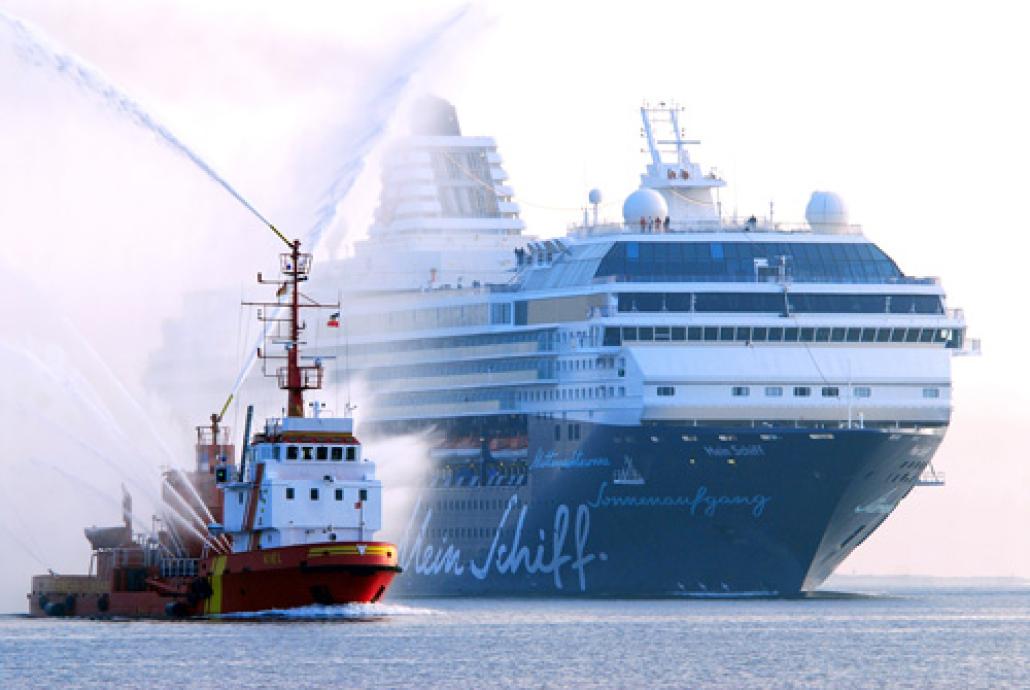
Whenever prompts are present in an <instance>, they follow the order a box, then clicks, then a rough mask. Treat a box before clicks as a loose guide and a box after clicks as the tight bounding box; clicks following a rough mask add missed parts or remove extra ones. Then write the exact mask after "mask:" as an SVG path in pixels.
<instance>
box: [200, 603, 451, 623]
mask: <svg viewBox="0 0 1030 690" xmlns="http://www.w3.org/2000/svg"><path fill="white" fill-rule="evenodd" d="M437 613H439V611H435V610H433V609H425V608H417V607H414V606H403V605H401V604H337V605H331V606H325V605H321V604H312V605H311V606H298V607H297V608H293V609H268V610H265V611H243V612H240V613H223V614H220V615H218V616H213V617H214V618H218V619H228V620H370V619H378V618H389V617H392V616H430V615H434V614H437Z"/></svg>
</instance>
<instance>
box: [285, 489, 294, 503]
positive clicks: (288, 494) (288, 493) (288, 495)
mask: <svg viewBox="0 0 1030 690" xmlns="http://www.w3.org/2000/svg"><path fill="white" fill-rule="evenodd" d="M286 500H287V501H292V500H293V487H292V486H288V487H286Z"/></svg>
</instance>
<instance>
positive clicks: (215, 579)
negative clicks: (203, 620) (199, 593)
mask: <svg viewBox="0 0 1030 690" xmlns="http://www.w3.org/2000/svg"><path fill="white" fill-rule="evenodd" d="M225 561H226V556H215V564H214V568H213V569H212V570H211V596H210V597H208V598H207V601H205V602H204V613H209V614H210V613H221V612H222V574H223V573H224V572H225Z"/></svg>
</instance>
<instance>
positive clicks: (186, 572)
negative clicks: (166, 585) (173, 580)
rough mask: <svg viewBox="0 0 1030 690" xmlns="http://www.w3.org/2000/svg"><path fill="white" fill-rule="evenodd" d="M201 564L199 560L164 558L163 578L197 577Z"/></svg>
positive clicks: (162, 563)
mask: <svg viewBox="0 0 1030 690" xmlns="http://www.w3.org/2000/svg"><path fill="white" fill-rule="evenodd" d="M199 563H200V561H199V559H197V558H164V559H162V560H161V577H196V575H197V569H198V566H199Z"/></svg>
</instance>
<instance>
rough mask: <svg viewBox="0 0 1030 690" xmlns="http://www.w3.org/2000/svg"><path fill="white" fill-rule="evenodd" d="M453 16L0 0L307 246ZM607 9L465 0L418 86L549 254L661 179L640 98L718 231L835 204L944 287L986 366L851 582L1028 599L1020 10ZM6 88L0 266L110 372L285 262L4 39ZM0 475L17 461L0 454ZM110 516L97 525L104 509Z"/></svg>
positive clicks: (1025, 154) (352, 208) (1027, 113)
mask: <svg viewBox="0 0 1030 690" xmlns="http://www.w3.org/2000/svg"><path fill="white" fill-rule="evenodd" d="M457 6H458V5H456V4H455V3H439V4H432V3H426V2H407V3H386V2H383V3H375V4H374V7H373V4H372V3H354V2H346V3H341V2H324V3H314V2H308V3H288V4H287V3H282V2H253V1H248V2H219V3H210V2H177V3H170V2H128V1H127V0H126V1H123V2H99V1H98V2H81V1H79V2H39V1H35V0H34V1H31V2H29V1H25V0H0V9H3V10H4V11H6V12H8V13H10V14H13V15H15V16H18V17H21V18H23V19H25V20H28V21H29V22H31V23H32V24H33V25H35V26H36V27H38V28H39V29H40V30H42V31H43V32H45V33H46V34H48V35H49V36H50V37H51V38H52V39H53V40H54V41H56V42H58V43H60V44H62V45H63V46H65V47H67V48H68V49H70V50H72V51H73V52H75V53H77V54H78V55H80V56H82V57H84V58H85V59H86V60H88V61H89V62H91V63H93V64H94V65H96V66H98V67H99V68H100V69H102V70H103V71H104V72H105V73H107V74H108V75H109V76H110V77H111V78H112V79H113V80H114V81H115V82H117V83H118V84H119V85H121V86H122V87H123V88H124V89H125V90H126V91H127V92H128V93H129V94H131V95H132V96H133V97H134V98H136V99H138V100H139V101H140V102H141V103H143V104H144V105H146V106H147V107H148V108H150V109H151V111H152V112H153V114H155V115H157V116H158V117H159V118H160V119H161V120H162V121H164V122H165V123H166V124H167V125H169V126H170V128H171V129H172V130H173V131H175V132H176V133H177V134H178V135H179V136H180V137H181V138H182V139H183V140H184V141H186V142H188V143H189V144H190V145H191V146H193V147H194V148H195V149H196V150H197V151H198V152H200V153H201V155H203V156H204V157H205V158H206V159H207V160H208V161H209V162H211V163H212V165H213V166H214V167H215V168H216V169H218V170H219V171H221V172H222V173H223V174H224V175H225V176H226V177H227V178H228V179H229V180H230V181H232V182H233V183H234V184H235V185H236V186H237V187H238V188H239V189H240V190H241V191H242V192H243V193H244V195H246V196H248V197H249V198H250V199H251V201H252V202H254V203H255V205H256V206H258V207H259V208H260V209H261V210H262V212H264V213H265V214H266V215H269V216H270V217H272V218H273V219H274V220H276V221H277V222H278V223H279V224H280V225H285V226H287V227H289V226H290V225H293V226H294V227H296V228H300V229H302V228H303V227H306V226H307V224H308V223H309V222H310V220H311V217H312V214H313V212H314V205H315V202H316V201H317V198H318V196H319V194H320V193H321V191H322V189H323V188H324V185H326V184H327V183H328V179H329V178H330V177H331V174H330V173H331V171H332V170H333V168H334V166H335V165H336V161H337V160H338V158H339V151H338V149H337V148H334V145H338V144H339V141H340V140H339V138H338V137H337V136H336V135H337V131H338V130H339V129H340V128H341V127H343V126H344V125H346V124H347V123H353V122H355V121H360V120H361V117H362V113H361V112H354V109H355V105H354V104H356V103H360V102H361V100H362V96H363V95H367V93H368V92H369V90H370V89H373V88H374V85H375V83H376V79H378V78H381V76H382V75H383V74H384V73H387V72H389V65H391V64H394V63H395V61H396V60H397V59H398V56H399V55H401V56H403V52H404V50H405V48H404V46H407V45H410V42H411V41H412V40H415V39H417V37H418V36H419V35H420V34H422V33H424V32H426V31H427V30H428V27H431V26H434V25H435V24H436V23H437V22H438V21H439V20H440V19H441V18H442V17H444V16H445V15H447V14H449V13H450V12H451V11H453V10H454V8H455V7H457ZM618 8H619V9H618V10H607V9H604V7H603V6H602V5H601V4H599V3H554V2H551V3H532V2H520V3H487V4H485V5H477V6H475V7H474V8H473V11H472V12H471V13H470V16H469V17H468V18H467V19H466V22H465V24H464V25H463V26H462V28H461V30H460V31H459V32H458V33H457V34H456V35H455V36H454V37H453V38H452V39H451V40H450V41H448V44H447V46H446V50H444V51H439V52H438V53H437V54H436V55H435V58H434V59H433V60H431V61H428V62H427V66H426V70H425V71H424V72H423V74H422V77H421V80H420V82H419V88H425V89H428V90H434V91H436V92H437V93H439V94H440V95H442V96H444V97H446V98H448V99H449V100H451V101H452V102H453V103H454V104H455V105H456V106H457V108H458V114H459V118H460V120H461V125H462V128H463V130H464V132H465V133H466V134H485V135H491V136H494V137H495V138H496V139H497V141H498V144H499V147H500V151H501V154H502V156H503V157H504V159H505V166H506V168H507V171H508V173H509V174H510V176H511V184H512V186H513V187H514V189H515V191H516V200H517V201H519V202H520V203H521V204H522V208H523V217H524V219H525V220H526V221H527V223H528V226H529V231H530V232H531V233H533V234H536V235H543V236H547V235H555V234H559V233H561V232H562V231H563V230H564V228H565V227H566V225H567V224H568V223H569V222H572V221H575V220H577V219H578V218H579V217H580V216H581V212H579V211H577V210H576V209H577V208H579V207H580V206H581V205H582V204H583V203H584V200H585V197H586V193H587V191H588V190H589V189H590V188H591V187H598V188H600V189H601V190H602V191H603V193H604V195H605V199H606V202H610V204H611V205H610V206H606V209H605V210H606V211H607V212H608V213H609V215H610V216H617V215H618V213H619V208H620V206H621V201H622V199H623V198H624V196H625V195H626V194H627V193H629V192H630V191H632V190H633V189H634V188H635V187H636V185H637V183H638V179H639V178H638V176H639V174H640V172H641V170H642V166H643V163H644V161H643V156H642V155H641V153H640V147H641V145H642V142H641V140H640V138H639V120H638V117H639V116H638V111H637V108H638V106H639V105H640V102H641V99H643V98H649V99H652V100H660V99H675V100H677V101H678V102H680V103H681V104H682V105H684V106H685V107H686V113H685V119H684V123H685V126H686V127H687V129H688V135H690V136H692V137H696V138H699V139H701V140H702V142H703V145H702V146H701V147H700V148H698V149H697V150H696V151H695V154H694V155H695V159H696V160H698V161H699V162H700V163H701V164H702V165H703V166H705V167H709V166H711V167H716V168H717V169H718V170H719V171H720V172H721V173H722V175H723V176H724V177H725V178H726V179H727V180H728V181H729V183H730V186H729V187H728V188H727V189H726V190H724V192H723V195H722V200H723V206H724V209H725V210H727V211H730V210H732V209H733V208H734V207H737V208H739V210H740V212H741V213H742V214H750V213H756V214H758V215H764V214H765V213H767V211H768V205H769V202H770V201H773V202H775V208H776V216H777V218H778V219H781V220H794V219H796V220H800V219H801V218H802V215H803V209H804V205H805V203H806V202H807V200H808V195H809V194H810V192H811V191H812V190H814V189H829V190H833V191H836V192H838V193H840V194H841V195H843V197H844V198H845V200H846V201H847V203H848V205H849V208H850V211H851V218H852V220H853V221H854V222H858V223H861V224H862V225H863V226H864V228H865V231H866V233H867V234H868V236H869V237H870V238H871V239H873V240H874V241H876V242H877V243H878V244H879V245H880V246H881V247H882V248H883V249H885V250H886V251H887V252H888V253H889V254H891V255H892V256H893V257H894V258H895V259H896V260H897V261H898V262H899V264H900V265H901V267H902V269H903V270H905V271H906V272H907V273H909V274H914V275H939V276H941V277H942V278H943V281H944V286H945V288H946V289H947V291H948V302H949V306H952V307H962V308H964V309H965V310H966V314H967V318H968V320H969V324H970V334H971V335H972V336H974V337H977V336H978V337H982V338H983V343H984V345H983V347H984V353H985V354H984V356H983V357H982V358H979V359H958V360H955V362H954V379H955V394H954V400H955V413H954V420H953V426H952V429H951V430H950V431H949V433H948V437H947V439H946V440H945V442H944V445H943V446H942V448H941V450H940V452H939V453H938V455H937V457H936V458H935V465H936V466H937V467H938V468H940V469H942V470H944V471H945V472H946V473H947V478H948V485H947V486H946V487H945V488H937V489H932V488H918V489H916V490H914V491H913V493H912V494H911V495H910V496H909V497H908V498H907V499H906V500H905V501H904V502H903V504H902V505H901V507H900V508H899V509H898V510H897V511H896V512H895V514H894V515H893V516H892V517H891V518H890V519H889V520H888V522H887V523H886V524H885V525H884V526H883V527H882V528H881V529H880V530H879V531H878V532H877V533H875V535H874V536H873V537H871V538H870V539H869V540H868V541H867V542H866V543H865V544H864V545H863V546H862V547H861V548H860V549H859V550H858V552H857V553H856V554H855V555H853V556H852V557H851V558H850V559H849V560H848V561H847V562H846V563H845V564H844V566H843V567H842V569H841V572H853V571H857V572H863V573H898V574H903V573H923V574H927V573H928V574H939V575H1021V576H1025V577H1030V536H1028V532H1027V526H1028V525H1030V470H1028V469H1027V463H1026V456H1027V452H1026V450H1025V446H1024V442H1023V441H1022V440H1020V439H1021V433H1020V432H1021V431H1022V430H1023V429H1026V428H1028V427H1030V406H1028V402H1030V395H1028V392H1027V389H1028V386H1030V376H1028V375H1027V374H1028V365H1027V361H1028V357H1027V355H1026V353H1025V347H1026V342H1027V339H1028V336H1030V327H1028V319H1027V317H1026V309H1025V307H1024V303H1025V301H1026V297H1025V296H1024V293H1025V292H1026V289H1025V287H1024V286H1023V284H1022V283H1023V281H1020V280H1019V278H1021V277H1023V276H1024V275H1025V274H1026V273H1027V270H1026V268H1025V267H1024V264H1025V263H1026V256H1028V252H1027V247H1028V243H1027V242H1026V240H1025V238H1024V236H1025V235H1026V233H1027V232H1030V227H1028V224H1027V222H1026V219H1025V217H1026V209H1025V208H1024V204H1023V203H1022V202H1023V200H1024V198H1025V194H1026V189H1028V188H1030V179H1028V178H1030V175H1028V173H1027V163H1026V161H1027V160H1030V137H1028V135H1027V130H1026V127H1027V124H1026V123H1028V122H1030V107H1028V96H1027V91H1026V83H1025V75H1024V73H1023V71H1024V69H1025V65H1027V64H1030V54H1028V53H1030V49H1028V48H1027V42H1026V40H1025V35H1024V28H1025V26H1026V19H1027V17H1026V16H1025V15H1024V13H1023V10H1022V8H1021V7H1020V6H1019V5H1018V4H1017V3H1003V2H997V3H995V2H978V3H975V4H974V3H951V2H932V3H931V2H927V3H901V2H889V3H886V2H885V3H878V2H855V3H828V2H812V3H782V2H781V3H768V2H753V3H747V2H719V3H712V2H684V1H677V2H664V3H663V2H634V3H624V4H621V5H618ZM0 34H3V32H2V31H0ZM0 88H3V90H4V97H3V98H2V99H0V232H2V233H3V237H4V240H5V247H6V248H5V251H4V252H3V254H2V255H0V267H2V268H3V270H4V271H5V272H12V271H13V272H15V273H14V275H16V276H18V280H19V281H21V280H25V281H29V282H28V283H27V285H28V287H25V288H24V290H23V291H22V292H20V293H18V294H21V295H22V297H23V298H24V297H25V296H26V295H28V296H30V297H31V299H29V300H28V301H34V300H36V299H38V301H39V302H40V303H41V304H43V303H46V304H47V305H49V307H48V309H51V310H53V311H55V312H57V313H60V314H62V315H64V316H67V317H68V318H70V319H71V320H72V321H74V323H75V325H76V327H77V328H79V329H80V330H81V331H82V332H83V333H84V336H83V337H84V338H85V339H86V340H87V341H88V342H89V343H91V344H92V346H93V347H95V348H96V349H97V351H98V352H99V353H100V354H101V355H102V356H103V357H104V358H105V359H106V360H107V361H108V362H109V364H110V365H111V367H112V368H113V369H114V370H115V371H116V372H117V373H118V375H119V376H122V377H125V378H127V379H132V378H133V377H134V376H135V377H138V373H139V370H140V367H141V366H142V363H143V362H144V361H145V358H146V354H147V352H149V349H150V348H152V347H154V346H156V344H157V343H159V342H160V341H161V337H162V334H161V330H160V324H161V321H162V320H163V318H164V317H165V316H167V315H168V314H174V313H176V311H177V310H181V308H182V304H181V295H182V294H183V293H184V292H186V291H187V290H188V289H190V288H191V287H195V286H197V285H205V284H214V283H216V282H219V281H217V280H214V279H213V275H215V274H216V275H215V277H217V278H220V279H222V281H221V282H223V283H226V284H229V285H236V284H239V285H243V284H244V283H245V282H247V281H249V280H251V276H252V274H253V272H254V270H255V266H253V265H252V264H251V263H249V262H247V261H242V260H240V253H241V252H242V253H244V254H246V253H247V252H250V254H249V255H251V256H263V255H264V253H267V252H269V251H278V247H276V246H275V245H274V243H273V242H272V241H270V240H268V238H267V237H265V236H264V235H263V233H264V232H265V231H263V230H262V229H261V228H260V227H259V226H257V225H255V223H254V222H253V220H252V219H251V217H250V216H249V215H247V213H246V212H245V211H243V210H242V209H241V208H240V207H239V206H238V205H237V204H236V203H235V202H234V201H233V200H232V199H231V198H230V197H228V195H226V194H225V193H224V192H223V191H222V190H220V189H218V188H216V187H215V186H214V185H212V184H211V183H210V182H208V181H207V180H206V179H205V178H203V177H202V176H201V174H200V173H198V172H196V171H195V170H193V169H192V168H191V167H190V166H189V164H188V163H186V162H184V161H183V160H182V159H181V158H180V157H178V156H176V155H175V154H173V153H172V152H171V151H169V150H168V149H167V147H164V146H162V145H160V144H159V143H158V142H156V140H155V139H154V137H152V136H150V135H147V134H145V133H143V132H142V131H141V130H139V129H138V128H135V127H132V126H131V125H128V124H126V123H125V122H124V121H123V120H119V118H117V117H115V116H113V115H112V114H110V112H109V111H108V110H107V109H105V108H104V107H103V106H101V105H98V104H97V103H96V102H94V101H90V99H88V98H85V97H83V95H82V94H81V93H78V92H77V91H76V90H75V89H74V88H72V87H69V86H67V85H66V84H62V83H61V82H59V81H57V80H56V79H54V78H52V77H49V76H46V75H45V74H43V73H42V71H41V70H38V69H33V68H27V67H26V66H25V65H24V64H23V63H21V62H20V61H19V60H18V59H17V58H16V57H15V56H14V54H13V53H12V51H11V50H9V40H8V37H7V36H6V34H3V35H2V37H0ZM374 159H375V156H373V158H372V161H371V162H372V164H373V165H372V167H370V168H369V170H370V171H371V172H372V173H373V174H371V175H365V176H364V177H363V178H361V180H360V181H359V183H358V185H357V187H356V189H355V191H354V194H353V196H352V197H351V198H350V199H349V200H348V202H347V204H345V206H344V207H343V208H342V209H341V216H342V224H339V225H337V226H336V233H335V235H334V236H333V240H334V241H333V242H332V243H331V244H332V245H333V250H334V251H336V252H341V251H345V240H341V238H342V237H343V236H344V235H345V234H346V233H347V232H348V231H349V232H350V233H351V234H350V235H349V236H347V238H346V239H347V240H350V239H353V238H354V236H356V234H358V233H360V232H362V231H363V230H364V228H365V226H366V224H367V220H368V215H369V213H370V211H371V209H372V207H373V206H374V203H375V199H376V194H377V180H376V178H375V168H374V162H375V160H374ZM555 209H567V210H555ZM341 242H343V244H341ZM257 268H260V266H258V267H257ZM3 299H4V302H3V305H4V314H3V317H4V318H3V321H4V322H5V323H4V324H3V325H2V326H0V329H2V330H0V343H4V342H8V343H11V342H17V343H22V344H26V343H27V344H28V345H27V346H29V347H34V346H36V345H37V344H38V343H39V342H45V341H46V340H47V338H48V337H51V336H50V335H47V334H44V333H42V331H40V332H38V333H37V332H34V330H33V329H35V328H42V326H34V325H33V323H34V322H32V321H31V320H29V321H28V325H26V322H25V321H20V322H19V323H18V324H12V323H11V318H12V316H13V315H14V314H15V305H14V303H13V301H12V300H11V299H10V293H9V294H8V296H7V297H5V298H3ZM22 307H24V304H22V305H21V307H20V308H22ZM19 313H20V312H19ZM233 317H235V314H233ZM65 345H67V343H65ZM137 383H138V381H135V380H130V381H127V385H130V386H134V385H136V384H137ZM26 385H29V384H28V383H27V382H26ZM8 400H9V401H10V400H11V398H10V397H9V398H8ZM170 445H173V446H176V445H177V444H175V443H170ZM180 445H181V444H180ZM0 462H2V463H4V466H6V467H10V468H13V467H15V465H16V464H17V463H19V462H22V463H23V459H21V458H12V457H11V453H10V452H5V456H4V457H2V458H0ZM23 465H24V463H23ZM11 471H12V472H13V471H14V470H13V469H12V470H11ZM98 506H99V504H98ZM94 510H95V511H97V514H98V516H97V517H93V518H91V519H93V520H97V521H103V520H107V519H113V517H114V516H116V514H117V513H116V512H115V509H110V508H107V507H103V506H99V507H94ZM107 512H110V513H111V517H106V514H107ZM90 514H91V515H92V514H94V513H90ZM4 515H5V514H4V513H0V516H4ZM22 519H24V520H26V521H27V522H31V521H32V520H33V517H32V516H31V515H30V516H22ZM68 519H69V522H70V523H72V524H68V525H67V526H66V527H65V528H64V529H66V530H67V531H68V532H70V533H74V535H75V536H74V538H75V539H77V540H80V541H81V536H80V535H81V532H80V531H79V530H80V525H79V522H77V521H73V518H72V516H69V518H68ZM77 519H78V514H76V515H75V520H77ZM6 539H10V533H9V532H3V531H0V543H3V542H4V540H6ZM39 548H41V549H45V548H47V547H46V545H45V544H42V545H39ZM77 548H79V547H77ZM82 548H84V544H83V545H82ZM4 550H5V551H6V550H7V549H6V548H5V549H4ZM77 555H78V554H77ZM84 565H85V564H84V563H83V566H84ZM33 567H37V566H33ZM0 584H2V583H0ZM26 584H27V583H26ZM5 601H6V600H0V609H2V608H4V607H3V606H2V604H3V603H5ZM18 605H20V604H18Z"/></svg>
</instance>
